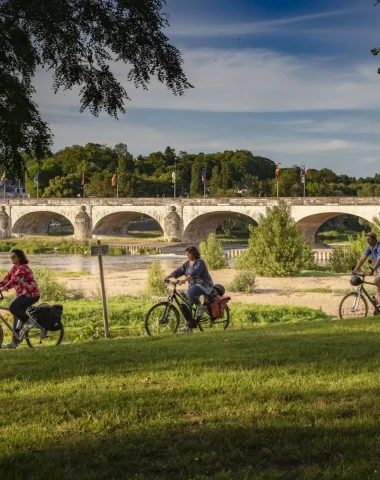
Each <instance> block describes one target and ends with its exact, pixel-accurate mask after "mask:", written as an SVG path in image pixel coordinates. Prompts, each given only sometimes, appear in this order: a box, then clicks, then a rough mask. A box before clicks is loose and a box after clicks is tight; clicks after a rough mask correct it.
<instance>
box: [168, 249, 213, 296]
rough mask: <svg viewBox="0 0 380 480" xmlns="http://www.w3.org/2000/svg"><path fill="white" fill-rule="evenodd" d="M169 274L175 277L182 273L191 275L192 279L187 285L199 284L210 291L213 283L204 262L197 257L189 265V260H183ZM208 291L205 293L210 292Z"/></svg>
mask: <svg viewBox="0 0 380 480" xmlns="http://www.w3.org/2000/svg"><path fill="white" fill-rule="evenodd" d="M171 275H172V276H173V277H175V278H178V277H181V276H182V275H191V277H192V279H191V280H190V282H189V285H200V286H203V287H205V288H206V289H207V291H208V290H209V291H210V292H211V289H212V286H213V283H212V280H211V277H210V274H209V273H208V270H207V267H206V264H205V262H204V260H202V259H201V258H197V259H196V260H195V261H194V263H193V265H190V261H189V260H188V261H187V262H185V263H184V264H183V265H182V267H179V268H177V270H174V272H172V273H171ZM210 292H208V293H207V295H208V294H209V293H210Z"/></svg>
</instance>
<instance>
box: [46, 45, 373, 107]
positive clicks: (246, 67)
mask: <svg viewBox="0 0 380 480" xmlns="http://www.w3.org/2000/svg"><path fill="white" fill-rule="evenodd" d="M183 56H184V59H185V70H186V73H187V76H188V78H189V80H190V82H192V83H193V84H194V86H195V88H194V89H193V90H191V91H187V92H186V95H185V96H184V97H175V96H174V95H173V94H172V93H171V92H169V91H168V90H167V89H166V88H165V86H163V85H161V84H160V83H159V82H158V81H157V80H155V79H153V80H152V83H151V85H150V88H149V90H148V91H144V90H142V89H136V88H135V87H134V86H133V85H132V84H130V83H127V81H126V78H127V73H128V68H127V67H126V66H125V65H121V64H116V65H115V71H116V72H117V75H118V78H119V79H120V80H121V81H122V82H123V83H125V86H126V88H127V91H128V93H129V95H130V97H131V102H128V105H127V107H128V106H133V107H135V108H149V109H152V108H153V109H176V110H178V109H181V110H192V111H211V112H296V111H322V110H359V109H360V110H365V109H375V108H376V109H377V108H379V107H380V95H379V93H380V77H379V76H378V75H377V74H376V69H375V66H374V67H373V69H372V66H371V65H370V64H361V65H355V64H352V65H350V66H349V69H348V70H346V69H344V68H343V67H341V66H340V65H337V64H336V62H334V61H331V59H321V58H305V57H297V56H291V55H282V54H279V53H277V52H274V51H270V50H257V49H252V50H242V51H228V50H226V51H220V50H215V49H200V50H199V49H198V50H185V51H184V52H183ZM50 85H51V79H50V78H49V77H47V76H46V74H45V73H40V75H39V77H38V85H37V88H38V91H39V93H40V96H39V98H37V100H38V103H39V105H40V106H42V107H43V110H48V109H51V108H57V107H58V108H59V107H60V106H62V105H71V106H73V107H74V106H78V104H79V100H78V96H77V91H78V89H76V91H73V92H67V93H66V94H63V93H60V94H59V95H57V96H54V94H53V93H52V92H51V91H49V88H51V87H50ZM77 108H78V107H77Z"/></svg>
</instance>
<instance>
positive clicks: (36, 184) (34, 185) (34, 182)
mask: <svg viewBox="0 0 380 480" xmlns="http://www.w3.org/2000/svg"><path fill="white" fill-rule="evenodd" d="M38 177H39V174H38V173H36V174H35V175H34V178H33V188H37V187H38Z"/></svg>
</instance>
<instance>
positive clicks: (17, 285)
mask: <svg viewBox="0 0 380 480" xmlns="http://www.w3.org/2000/svg"><path fill="white" fill-rule="evenodd" d="M11 260H12V263H13V267H12V268H11V270H10V271H9V272H8V273H7V275H6V276H5V277H4V279H3V280H2V281H0V292H7V291H8V290H10V289H11V288H14V289H15V290H16V298H15V299H14V300H13V302H12V303H11V304H10V305H9V311H10V312H11V313H12V314H13V316H14V322H13V329H14V330H15V331H16V332H17V333H18V332H19V331H20V330H21V327H22V325H23V324H24V323H25V322H27V321H28V320H29V317H28V315H27V314H26V310H27V309H28V308H29V307H31V306H32V305H34V304H35V303H36V302H38V300H39V299H40V291H39V289H38V286H37V283H36V281H35V279H34V276H33V272H32V270H31V269H30V268H29V266H28V259H27V258H26V256H25V253H24V252H23V251H22V250H18V249H16V250H12V251H11ZM18 320H21V322H22V325H21V326H20V325H18ZM17 327H19V328H17ZM17 345H18V342H17V340H16V339H15V338H14V337H13V341H12V342H10V343H7V344H6V345H4V346H3V348H17Z"/></svg>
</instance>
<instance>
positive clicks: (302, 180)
mask: <svg viewBox="0 0 380 480" xmlns="http://www.w3.org/2000/svg"><path fill="white" fill-rule="evenodd" d="M305 180H306V167H302V168H301V183H305Z"/></svg>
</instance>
